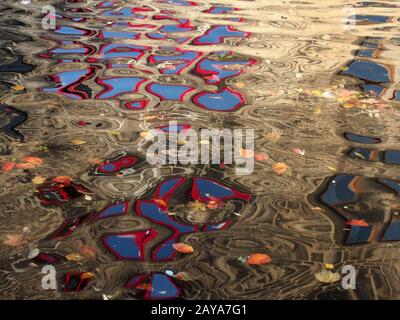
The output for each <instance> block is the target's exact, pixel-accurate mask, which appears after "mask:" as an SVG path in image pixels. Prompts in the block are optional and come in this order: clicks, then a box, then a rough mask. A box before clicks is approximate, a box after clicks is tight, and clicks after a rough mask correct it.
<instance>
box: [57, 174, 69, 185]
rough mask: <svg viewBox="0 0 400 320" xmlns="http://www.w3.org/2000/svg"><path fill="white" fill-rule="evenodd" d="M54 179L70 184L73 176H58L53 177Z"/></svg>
mask: <svg viewBox="0 0 400 320" xmlns="http://www.w3.org/2000/svg"><path fill="white" fill-rule="evenodd" d="M53 181H54V182H57V183H61V184H65V185H70V184H71V182H72V179H71V177H68V176H58V177H55V178H54V179H53Z"/></svg>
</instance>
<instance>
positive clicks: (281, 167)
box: [272, 162, 289, 175]
mask: <svg viewBox="0 0 400 320" xmlns="http://www.w3.org/2000/svg"><path fill="white" fill-rule="evenodd" d="M272 169H273V170H274V171H275V172H276V173H277V174H279V175H282V174H284V173H285V172H286V171H287V169H289V166H288V165H287V164H286V163H283V162H278V163H274V164H273V166H272Z"/></svg>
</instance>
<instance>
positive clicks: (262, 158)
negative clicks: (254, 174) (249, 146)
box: [254, 152, 269, 161]
mask: <svg viewBox="0 0 400 320" xmlns="http://www.w3.org/2000/svg"><path fill="white" fill-rule="evenodd" d="M254 158H255V159H256V160H257V161H266V160H268V159H269V157H268V155H267V154H266V153H262V152H261V153H259V152H257V153H256V154H255V155H254Z"/></svg>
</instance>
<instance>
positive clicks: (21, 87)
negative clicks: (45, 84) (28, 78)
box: [11, 84, 25, 91]
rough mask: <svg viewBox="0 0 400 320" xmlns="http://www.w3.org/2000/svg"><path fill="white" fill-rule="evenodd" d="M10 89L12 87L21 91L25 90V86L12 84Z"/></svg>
mask: <svg viewBox="0 0 400 320" xmlns="http://www.w3.org/2000/svg"><path fill="white" fill-rule="evenodd" d="M11 89H13V90H15V91H23V90H25V87H24V86H21V85H19V84H18V85H16V86H13V87H12V88H11Z"/></svg>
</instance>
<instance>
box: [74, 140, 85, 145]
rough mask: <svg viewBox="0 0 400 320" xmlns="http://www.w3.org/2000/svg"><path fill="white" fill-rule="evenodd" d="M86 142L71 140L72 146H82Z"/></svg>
mask: <svg viewBox="0 0 400 320" xmlns="http://www.w3.org/2000/svg"><path fill="white" fill-rule="evenodd" d="M86 142H87V141H85V140H81V139H75V140H72V144H74V145H76V146H80V145H82V144H85V143H86Z"/></svg>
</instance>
